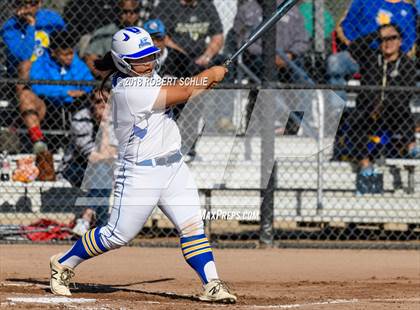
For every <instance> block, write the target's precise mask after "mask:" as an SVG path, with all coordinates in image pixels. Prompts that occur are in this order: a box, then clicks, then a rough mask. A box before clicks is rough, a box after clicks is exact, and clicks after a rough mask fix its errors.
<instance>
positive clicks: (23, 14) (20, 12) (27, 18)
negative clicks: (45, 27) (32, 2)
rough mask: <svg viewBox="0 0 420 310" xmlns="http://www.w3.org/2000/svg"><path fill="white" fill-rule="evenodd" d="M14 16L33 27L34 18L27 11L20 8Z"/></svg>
mask: <svg viewBox="0 0 420 310" xmlns="http://www.w3.org/2000/svg"><path fill="white" fill-rule="evenodd" d="M16 15H17V16H18V17H20V18H23V19H24V20H25V21H26V22H27V23H28V24H29V25H31V26H35V22H36V19H35V16H33V15H32V14H31V13H30V11H29V10H28V9H26V8H22V9H20V10H18V11H17V12H16Z"/></svg>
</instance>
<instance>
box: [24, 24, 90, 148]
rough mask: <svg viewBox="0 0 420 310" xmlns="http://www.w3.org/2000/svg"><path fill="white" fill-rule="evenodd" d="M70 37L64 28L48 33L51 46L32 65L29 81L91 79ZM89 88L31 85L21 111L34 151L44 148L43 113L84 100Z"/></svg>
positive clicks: (25, 95) (26, 90) (25, 91)
mask: <svg viewBox="0 0 420 310" xmlns="http://www.w3.org/2000/svg"><path fill="white" fill-rule="evenodd" d="M72 41H73V40H72V37H71V36H70V35H69V33H68V32H67V31H54V32H52V33H51V34H50V46H49V48H48V49H47V50H46V52H45V53H44V54H43V55H42V56H41V57H39V58H38V59H37V60H36V61H35V62H34V63H33V64H32V67H31V70H30V73H29V78H30V79H31V80H55V81H91V80H93V76H92V74H91V73H90V70H89V68H88V67H87V65H86V64H85V63H84V62H83V61H82V60H81V59H80V58H79V57H78V56H77V54H76V53H75V51H74V49H73V43H72ZM91 90H92V88H91V87H87V86H74V85H43V84H34V85H32V89H25V90H24V92H23V93H22V95H21V97H20V111H21V113H22V117H23V119H24V122H25V125H26V126H27V128H28V132H29V137H30V138H31V140H32V142H33V143H34V153H38V152H42V151H45V150H46V149H47V147H46V144H45V140H44V135H43V133H42V131H41V128H40V124H41V122H42V120H43V119H44V117H45V114H46V113H52V112H53V111H54V110H57V108H61V107H65V106H69V105H72V104H74V103H75V102H77V101H81V100H83V98H84V97H85V96H86V94H87V93H89V92H91Z"/></svg>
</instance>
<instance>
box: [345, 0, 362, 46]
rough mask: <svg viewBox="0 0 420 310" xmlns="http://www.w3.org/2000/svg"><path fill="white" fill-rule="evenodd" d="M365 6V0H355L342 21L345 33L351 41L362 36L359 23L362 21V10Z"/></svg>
mask: <svg viewBox="0 0 420 310" xmlns="http://www.w3.org/2000/svg"><path fill="white" fill-rule="evenodd" d="M361 8H363V0H353V1H352V2H351V5H350V8H349V10H348V12H347V14H346V17H345V18H344V20H343V22H342V23H341V27H342V29H343V32H344V35H345V36H346V38H347V39H348V40H350V41H354V40H355V39H357V38H358V37H359V36H360V31H359V30H358V29H357V28H358V27H357V25H358V24H359V23H360V18H361V16H360V11H361Z"/></svg>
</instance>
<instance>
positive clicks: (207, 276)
mask: <svg viewBox="0 0 420 310" xmlns="http://www.w3.org/2000/svg"><path fill="white" fill-rule="evenodd" d="M181 249H182V254H184V258H185V260H186V261H187V263H188V264H189V265H190V266H191V267H192V268H193V269H194V270H195V271H196V272H197V274H198V275H199V277H200V279H201V281H202V282H203V284H207V283H208V282H209V281H210V280H212V279H218V278H219V277H218V276H217V271H216V265H215V264H214V259H213V252H212V250H211V246H210V243H209V240H208V239H207V237H206V235H204V234H200V235H196V236H191V237H182V238H181Z"/></svg>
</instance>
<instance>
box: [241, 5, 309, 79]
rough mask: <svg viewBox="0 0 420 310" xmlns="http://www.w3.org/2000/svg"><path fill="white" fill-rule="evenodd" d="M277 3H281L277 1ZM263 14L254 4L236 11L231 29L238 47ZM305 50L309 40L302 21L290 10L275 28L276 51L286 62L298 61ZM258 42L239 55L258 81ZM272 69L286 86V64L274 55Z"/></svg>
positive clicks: (260, 59)
mask: <svg viewBox="0 0 420 310" xmlns="http://www.w3.org/2000/svg"><path fill="white" fill-rule="evenodd" d="M277 2H278V3H280V2H281V1H280V0H278V1H277ZM262 16H263V12H262V8H261V6H260V4H259V3H258V1H257V0H245V1H243V2H242V3H241V4H240V5H239V7H238V13H237V14H236V17H235V21H234V25H233V29H234V31H235V33H236V35H237V44H238V46H239V45H241V43H242V42H243V41H244V40H245V39H246V38H248V36H249V34H250V33H251V32H252V31H253V29H254V28H255V27H256V26H257V25H258V24H259V23H260V22H261V21H262V18H263V17H262ZM308 48H309V38H308V34H307V33H306V30H305V24H304V19H303V17H302V15H301V14H300V12H299V9H298V8H293V9H292V10H291V11H290V12H289V13H288V14H287V15H286V16H285V17H283V18H282V19H281V20H280V21H279V22H278V23H277V25H276V49H281V50H283V51H284V52H285V53H286V54H287V57H288V60H291V61H298V62H299V59H300V58H301V56H303V54H304V53H305V52H306V51H307V49H308ZM261 55H262V40H258V41H257V42H256V43H254V44H253V45H251V46H250V47H249V48H248V49H247V50H246V51H245V52H244V55H243V59H244V63H245V64H246V65H248V66H249V67H250V68H251V69H252V71H253V72H254V73H256V74H257V76H258V77H261V76H262V72H261V70H262V68H263V67H264V66H263V63H262V57H261ZM276 65H277V68H278V69H279V78H280V79H281V80H282V81H286V82H290V78H291V76H292V75H293V73H292V72H290V71H289V68H287V65H286V61H284V60H283V59H282V58H281V57H280V56H279V55H276Z"/></svg>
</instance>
